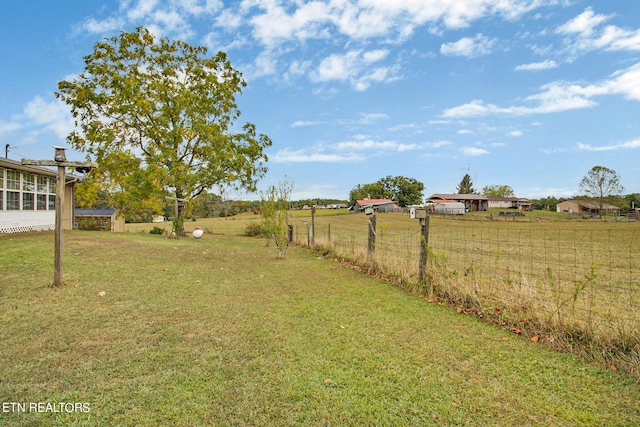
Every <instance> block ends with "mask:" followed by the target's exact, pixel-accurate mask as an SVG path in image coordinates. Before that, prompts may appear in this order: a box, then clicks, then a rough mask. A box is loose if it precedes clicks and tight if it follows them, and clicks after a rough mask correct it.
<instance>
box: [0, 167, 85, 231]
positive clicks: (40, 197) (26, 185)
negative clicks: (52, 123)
mask: <svg viewBox="0 0 640 427" xmlns="http://www.w3.org/2000/svg"><path fill="white" fill-rule="evenodd" d="M56 177H57V171H55V170H52V169H49V168H44V167H38V166H26V165H23V164H22V163H21V162H17V161H15V160H10V159H1V158H0V233H18V232H24V231H43V230H54V229H55V223H56ZM78 179H79V178H78V177H77V176H74V175H71V174H67V175H66V182H65V195H64V206H63V228H64V229H65V230H70V229H72V228H73V198H74V188H75V183H76V182H77V180H78Z"/></svg>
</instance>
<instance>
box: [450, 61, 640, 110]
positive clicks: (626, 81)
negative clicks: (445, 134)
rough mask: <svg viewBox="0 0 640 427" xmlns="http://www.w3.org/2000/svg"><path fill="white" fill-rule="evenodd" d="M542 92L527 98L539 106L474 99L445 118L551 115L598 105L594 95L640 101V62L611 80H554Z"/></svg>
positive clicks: (621, 71)
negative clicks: (578, 81)
mask: <svg viewBox="0 0 640 427" xmlns="http://www.w3.org/2000/svg"><path fill="white" fill-rule="evenodd" d="M541 89H542V90H541V92H539V93H537V94H535V95H531V96H528V97H526V98H525V100H526V101H533V102H535V103H536V104H537V105H535V106H510V107H499V106H497V105H493V104H486V103H485V102H484V101H481V100H474V101H471V102H469V103H467V104H463V105H460V106H457V107H453V108H449V109H446V110H445V111H444V112H443V114H442V117H445V118H461V117H481V116H488V115H499V114H502V115H511V116H523V115H529V114H548V113H557V112H561V111H568V110H575V109H579V108H589V107H593V106H595V105H597V103H596V101H594V100H593V98H596V97H598V96H605V95H621V96H623V97H625V98H627V99H630V100H635V101H640V63H637V64H634V65H632V66H631V67H629V68H627V69H625V70H619V71H616V72H615V73H613V74H612V75H611V76H609V79H606V80H603V81H601V82H599V83H596V84H591V85H584V86H583V85H580V84H578V83H570V82H564V81H556V82H551V83H548V84H546V85H543V86H542V87H541Z"/></svg>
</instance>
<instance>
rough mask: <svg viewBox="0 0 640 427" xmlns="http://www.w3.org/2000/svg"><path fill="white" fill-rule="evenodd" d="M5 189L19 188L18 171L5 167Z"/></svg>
mask: <svg viewBox="0 0 640 427" xmlns="http://www.w3.org/2000/svg"><path fill="white" fill-rule="evenodd" d="M7 190H20V172H18V171H14V170H12V169H7ZM7 199H8V197H7Z"/></svg>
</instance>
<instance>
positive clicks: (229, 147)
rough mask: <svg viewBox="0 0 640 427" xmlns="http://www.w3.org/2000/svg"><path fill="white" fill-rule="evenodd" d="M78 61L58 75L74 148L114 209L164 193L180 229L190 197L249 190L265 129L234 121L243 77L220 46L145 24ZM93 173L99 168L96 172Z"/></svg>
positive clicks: (259, 173)
mask: <svg viewBox="0 0 640 427" xmlns="http://www.w3.org/2000/svg"><path fill="white" fill-rule="evenodd" d="M84 61H85V70H84V72H83V73H81V74H80V75H78V76H77V77H75V78H74V79H73V80H70V81H67V80H63V81H61V82H60V83H59V84H58V92H57V93H56V96H57V97H58V98H59V99H61V100H63V101H64V102H66V103H67V104H69V105H70V106H71V112H72V114H73V117H74V119H75V123H76V128H77V129H76V130H75V131H74V132H72V133H71V134H70V135H69V136H68V138H67V141H68V143H69V144H70V145H71V146H73V147H74V148H75V149H77V150H79V151H81V152H86V153H88V154H89V156H90V157H93V159H95V161H96V162H98V163H99V164H100V168H99V169H98V170H95V171H93V172H92V175H94V177H95V179H96V180H97V181H98V182H100V184H101V186H102V187H103V189H106V190H108V192H109V193H110V194H111V195H112V196H113V197H114V200H115V201H116V204H117V205H118V206H116V207H119V208H121V209H126V207H128V206H132V205H135V204H136V203H139V202H140V201H142V200H144V201H152V204H153V206H154V208H155V210H157V211H158V212H160V211H161V209H162V200H163V199H165V198H166V197H167V196H170V197H171V198H172V199H173V200H174V201H175V203H176V206H177V209H176V211H177V212H176V218H175V221H174V231H176V232H179V231H180V230H181V229H182V224H183V221H184V217H185V215H186V214H187V213H188V211H189V208H190V205H191V202H192V201H193V200H194V198H195V197H197V196H198V195H199V194H201V193H202V192H203V191H205V190H207V189H210V188H213V187H231V188H244V189H246V190H248V191H255V190H256V184H257V181H258V180H259V179H260V178H261V177H263V176H264V174H265V172H266V167H265V166H264V162H266V161H267V156H266V155H265V154H264V148H265V147H268V146H270V145H271V140H270V139H269V137H267V136H266V135H263V134H257V132H256V128H255V125H253V124H252V123H245V124H244V125H242V126H241V127H240V128H237V127H236V125H235V122H236V120H237V119H238V118H239V117H240V111H239V110H238V108H237V105H236V101H235V98H236V95H237V94H239V93H241V91H242V88H243V87H245V86H246V82H245V80H244V79H243V77H242V73H240V72H239V71H237V70H235V69H234V68H233V67H232V66H231V63H230V62H229V61H228V60H227V57H226V54H225V53H224V52H218V53H217V54H216V55H214V56H211V57H210V56H208V54H207V49H206V48H205V47H203V46H191V45H189V44H187V43H185V42H182V41H179V40H169V39H167V38H160V39H157V38H156V37H154V36H153V35H152V34H151V33H150V32H149V31H148V30H147V29H144V28H138V29H137V30H136V31H135V32H132V33H126V32H123V33H121V34H120V35H119V36H114V37H110V38H107V39H105V40H104V41H102V42H98V43H96V45H95V46H94V51H93V53H92V54H90V55H87V56H85V57H84ZM98 175H99V177H98Z"/></svg>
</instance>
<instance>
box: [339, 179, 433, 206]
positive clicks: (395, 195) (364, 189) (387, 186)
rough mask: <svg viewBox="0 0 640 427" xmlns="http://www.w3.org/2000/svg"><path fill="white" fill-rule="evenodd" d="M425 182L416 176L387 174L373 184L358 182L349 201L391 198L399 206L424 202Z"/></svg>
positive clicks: (351, 202) (350, 194)
mask: <svg viewBox="0 0 640 427" xmlns="http://www.w3.org/2000/svg"><path fill="white" fill-rule="evenodd" d="M423 191H424V184H423V183H421V182H420V181H418V180H416V179H415V178H407V177H404V176H394V177H392V176H387V177H385V178H381V179H379V180H378V181H376V182H374V183H371V184H358V185H356V186H355V187H354V188H353V189H352V190H351V191H350V192H349V203H350V204H351V205H353V204H354V203H355V201H356V200H362V199H391V200H393V201H394V202H396V203H397V204H398V206H403V207H404V206H409V205H419V204H421V203H422V198H423V195H422V193H423Z"/></svg>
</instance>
